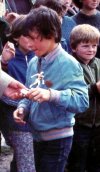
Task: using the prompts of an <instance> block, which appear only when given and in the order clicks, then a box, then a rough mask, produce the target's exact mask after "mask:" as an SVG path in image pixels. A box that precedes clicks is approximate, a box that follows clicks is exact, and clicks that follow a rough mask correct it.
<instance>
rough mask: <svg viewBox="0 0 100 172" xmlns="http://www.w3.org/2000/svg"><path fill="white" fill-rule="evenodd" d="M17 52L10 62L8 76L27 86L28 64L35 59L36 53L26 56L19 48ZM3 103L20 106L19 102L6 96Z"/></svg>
mask: <svg viewBox="0 0 100 172" xmlns="http://www.w3.org/2000/svg"><path fill="white" fill-rule="evenodd" d="M15 52H16V53H15V57H14V58H12V59H11V60H10V61H9V62H8V74H9V75H10V76H12V77H13V78H15V79H16V80H17V81H19V82H21V83H23V84H25V82H26V71H27V67H28V63H29V61H30V60H31V59H32V58H33V57H34V53H33V52H32V51H31V52H29V53H27V54H26V55H25V54H23V53H22V52H21V51H20V50H19V49H18V48H16V51H15ZM3 101H4V102H5V103H7V104H9V105H12V106H17V104H18V101H17V100H12V99H10V98H8V97H5V96H4V97H3Z"/></svg>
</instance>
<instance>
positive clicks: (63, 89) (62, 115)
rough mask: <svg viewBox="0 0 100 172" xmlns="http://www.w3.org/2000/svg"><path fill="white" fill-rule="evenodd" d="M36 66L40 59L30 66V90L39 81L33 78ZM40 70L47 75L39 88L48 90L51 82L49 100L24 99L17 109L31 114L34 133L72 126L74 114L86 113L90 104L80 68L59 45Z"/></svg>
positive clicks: (27, 81)
mask: <svg viewBox="0 0 100 172" xmlns="http://www.w3.org/2000/svg"><path fill="white" fill-rule="evenodd" d="M37 63H38V57H34V58H33V59H32V60H31V61H30V63H29V67H28V70H27V77H26V86H27V87H30V85H31V84H32V83H33V82H34V81H35V80H36V77H31V76H33V75H34V74H37V73H38V71H37ZM41 71H43V72H44V84H43V82H42V83H41V85H40V87H42V88H45V89H48V84H46V83H51V84H49V86H50V87H49V89H50V91H51V98H50V101H48V102H42V103H38V102H33V101H31V100H28V99H23V100H21V101H20V102H19V105H18V108H19V107H23V108H24V109H25V111H26V113H27V114H29V121H30V123H31V126H32V127H33V130H35V132H36V131H37V132H39V133H41V132H42V131H48V130H53V129H62V128H65V127H71V126H73V125H74V123H75V120H74V115H75V114H76V113H78V112H84V111H85V110H86V109H87V108H88V104H89V103H88V88H87V85H86V83H85V81H84V76H83V70H82V67H81V65H80V64H79V62H78V61H77V60H76V59H75V58H74V57H72V56H71V55H69V54H68V53H67V52H65V51H64V50H63V48H62V47H61V46H60V45H59V46H58V47H57V48H56V49H55V50H53V51H52V52H51V53H49V54H48V55H47V56H46V57H42V62H41ZM46 85H47V86H46ZM33 132H34V131H33ZM36 137H38V136H36Z"/></svg>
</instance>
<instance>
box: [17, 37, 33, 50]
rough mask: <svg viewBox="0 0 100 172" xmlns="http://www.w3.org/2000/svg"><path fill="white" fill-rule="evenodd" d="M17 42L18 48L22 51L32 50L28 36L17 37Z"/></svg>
mask: <svg viewBox="0 0 100 172" xmlns="http://www.w3.org/2000/svg"><path fill="white" fill-rule="evenodd" d="M17 42H18V45H19V48H20V49H21V50H22V52H24V53H27V52H29V51H31V50H32V42H30V41H29V38H28V37H25V36H23V35H21V36H20V37H19V38H18V39H17Z"/></svg>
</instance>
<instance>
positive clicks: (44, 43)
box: [29, 31, 57, 57]
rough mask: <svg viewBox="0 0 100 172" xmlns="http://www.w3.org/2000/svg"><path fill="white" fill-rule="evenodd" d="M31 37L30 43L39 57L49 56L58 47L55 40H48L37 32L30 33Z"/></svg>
mask: <svg viewBox="0 0 100 172" xmlns="http://www.w3.org/2000/svg"><path fill="white" fill-rule="evenodd" d="M29 35H30V36H29V41H30V42H31V43H32V50H33V51H34V53H35V54H36V55H37V56H38V57H41V56H45V55H47V54H48V53H50V52H51V51H52V50H53V49H54V48H55V47H56V45H57V43H55V40H54V38H51V39H46V38H44V37H41V35H39V33H37V32H35V31H30V32H29Z"/></svg>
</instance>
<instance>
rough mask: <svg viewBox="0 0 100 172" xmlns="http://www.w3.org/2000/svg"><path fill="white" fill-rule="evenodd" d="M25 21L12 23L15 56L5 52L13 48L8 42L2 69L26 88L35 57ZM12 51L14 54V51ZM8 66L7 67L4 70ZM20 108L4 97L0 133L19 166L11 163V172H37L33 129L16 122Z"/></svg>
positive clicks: (10, 35)
mask: <svg viewBox="0 0 100 172" xmlns="http://www.w3.org/2000/svg"><path fill="white" fill-rule="evenodd" d="M24 18H25V15H20V16H19V18H17V19H16V20H15V21H14V22H13V23H12V29H11V32H10V34H9V40H10V41H12V42H13V43H14V45H15V55H14V56H13V57H12V59H10V54H9V51H6V50H7V46H10V47H11V43H9V42H8V43H7V44H6V45H5V47H4V49H3V52H2V66H3V67H4V69H6V70H7V72H8V74H9V75H10V76H12V77H14V78H15V79H16V80H18V81H20V82H21V83H23V84H25V81H26V70H27V66H28V63H29V61H30V60H31V59H32V58H33V56H34V53H33V51H31V47H30V43H29V41H28V40H27V37H25V36H23V33H22V28H23V21H24ZM11 50H12V51H13V47H12V49H11ZM5 66H7V67H6V68H5ZM17 104H18V101H14V100H12V99H8V98H7V97H3V98H2V100H1V101H0V109H1V115H0V118H1V119H2V124H1V126H2V129H1V131H2V133H3V134H4V136H5V138H6V140H7V143H9V144H10V145H11V146H12V148H13V149H14V158H15V162H16V165H15V164H13V163H14V160H13V162H12V163H11V171H14V172H15V171H17V172H23V171H24V172H35V165H34V152H33V136H32V133H31V127H30V126H29V124H27V125H24V126H23V125H19V124H17V123H16V122H15V121H14V120H13V111H14V110H15V109H16V106H17ZM26 120H27V119H26ZM27 157H28V159H27ZM14 165H15V166H14ZM16 166H17V169H16Z"/></svg>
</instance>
